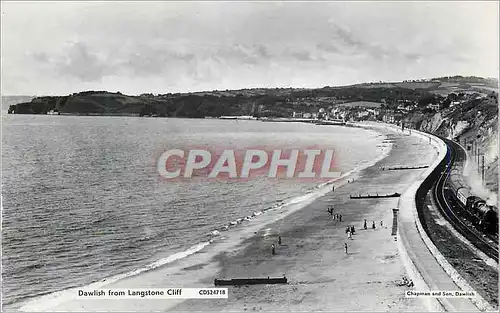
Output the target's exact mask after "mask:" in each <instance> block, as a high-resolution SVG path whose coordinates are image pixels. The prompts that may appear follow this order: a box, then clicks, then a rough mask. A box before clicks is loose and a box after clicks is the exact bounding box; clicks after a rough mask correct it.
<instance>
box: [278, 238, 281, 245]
mask: <svg viewBox="0 0 500 313" xmlns="http://www.w3.org/2000/svg"><path fill="white" fill-rule="evenodd" d="M278 244H279V245H280V246H281V236H278Z"/></svg>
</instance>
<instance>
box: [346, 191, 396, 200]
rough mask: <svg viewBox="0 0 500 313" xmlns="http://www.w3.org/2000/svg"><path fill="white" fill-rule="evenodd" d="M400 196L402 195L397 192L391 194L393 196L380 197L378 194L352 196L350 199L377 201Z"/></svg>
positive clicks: (382, 195) (383, 195) (381, 195)
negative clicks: (377, 199)
mask: <svg viewBox="0 0 500 313" xmlns="http://www.w3.org/2000/svg"><path fill="white" fill-rule="evenodd" d="M399 196H401V194H400V193H397V192H395V193H391V194H380V195H379V194H378V193H376V194H364V195H362V194H358V195H350V196H349V197H350V198H351V199H376V198H397V197H399Z"/></svg>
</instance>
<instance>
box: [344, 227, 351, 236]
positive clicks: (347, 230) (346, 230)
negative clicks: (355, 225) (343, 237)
mask: <svg viewBox="0 0 500 313" xmlns="http://www.w3.org/2000/svg"><path fill="white" fill-rule="evenodd" d="M350 230H351V229H350V228H349V226H347V227H346V228H345V233H346V234H347V233H348V232H349V231H350Z"/></svg>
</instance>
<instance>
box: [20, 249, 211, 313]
mask: <svg viewBox="0 0 500 313" xmlns="http://www.w3.org/2000/svg"><path fill="white" fill-rule="evenodd" d="M211 242H212V240H210V241H206V242H200V243H198V244H196V245H194V246H191V247H190V248H188V249H187V250H185V251H182V252H179V253H175V254H172V255H170V256H168V257H166V258H163V259H160V260H158V261H155V262H153V263H150V264H148V265H146V266H144V267H141V268H138V269H136V270H133V271H130V272H127V273H124V274H119V275H116V276H113V277H110V278H106V279H102V280H100V281H98V282H95V283H91V284H89V285H86V286H84V287H75V288H69V289H64V290H60V291H56V292H53V293H50V294H47V295H44V296H39V297H37V298H33V299H31V300H28V302H26V303H24V304H23V305H22V306H21V307H20V308H19V310H20V311H23V312H37V311H45V310H50V309H51V308H54V307H55V306H56V305H58V304H61V303H64V302H67V301H70V300H73V299H76V297H75V295H76V294H77V292H76V291H77V290H79V289H82V288H85V289H99V288H102V287H104V286H106V285H109V284H112V283H115V282H117V281H119V280H122V279H125V278H128V277H132V276H136V275H139V274H141V273H144V272H147V271H151V270H154V269H155V268H158V267H160V266H164V265H167V264H169V263H172V262H174V261H177V260H180V259H183V258H185V257H187V256H189V255H191V254H194V253H196V252H198V251H200V250H202V249H203V248H205V247H206V246H208V245H209V244H210V243H211Z"/></svg>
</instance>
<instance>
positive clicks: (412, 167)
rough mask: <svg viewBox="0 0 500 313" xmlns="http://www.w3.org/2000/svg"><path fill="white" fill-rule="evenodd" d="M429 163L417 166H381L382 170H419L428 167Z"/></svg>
mask: <svg viewBox="0 0 500 313" xmlns="http://www.w3.org/2000/svg"><path fill="white" fill-rule="evenodd" d="M428 167H429V165H417V166H387V167H381V168H380V169H381V170H382V171H400V170H419V169H423V168H428Z"/></svg>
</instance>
